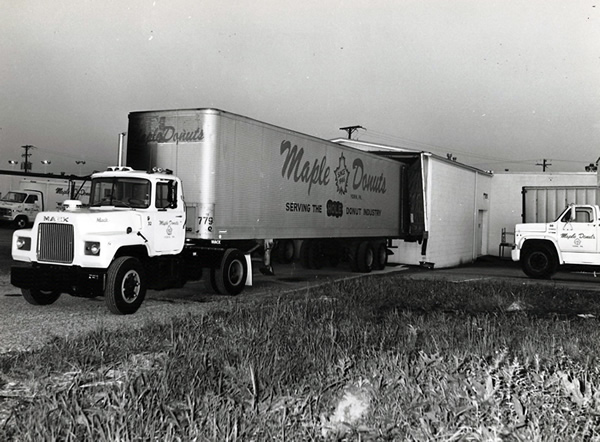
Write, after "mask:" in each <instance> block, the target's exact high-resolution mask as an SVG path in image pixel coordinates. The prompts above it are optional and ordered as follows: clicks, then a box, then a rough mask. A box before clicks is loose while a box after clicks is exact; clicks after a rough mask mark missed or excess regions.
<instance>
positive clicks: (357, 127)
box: [340, 126, 364, 140]
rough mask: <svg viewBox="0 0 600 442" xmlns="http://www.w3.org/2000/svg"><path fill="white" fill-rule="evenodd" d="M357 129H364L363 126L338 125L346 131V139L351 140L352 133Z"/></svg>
mask: <svg viewBox="0 0 600 442" xmlns="http://www.w3.org/2000/svg"><path fill="white" fill-rule="evenodd" d="M358 129H364V127H362V126H347V127H340V130H345V131H346V132H348V139H349V140H351V139H352V134H353V133H354V132H356V131H357V130H358Z"/></svg>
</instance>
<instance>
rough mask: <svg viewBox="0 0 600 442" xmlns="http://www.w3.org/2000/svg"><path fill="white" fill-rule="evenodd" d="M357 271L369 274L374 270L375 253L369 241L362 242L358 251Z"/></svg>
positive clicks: (356, 257)
mask: <svg viewBox="0 0 600 442" xmlns="http://www.w3.org/2000/svg"><path fill="white" fill-rule="evenodd" d="M355 259H356V265H355V267H356V270H357V271H359V272H361V273H369V272H370V271H371V270H373V265H374V263H375V252H374V251H373V245H372V244H371V243H370V242H369V241H363V242H361V243H360V244H359V245H358V247H357V249H356V256H355Z"/></svg>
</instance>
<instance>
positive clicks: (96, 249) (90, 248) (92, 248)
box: [85, 241, 100, 255]
mask: <svg viewBox="0 0 600 442" xmlns="http://www.w3.org/2000/svg"><path fill="white" fill-rule="evenodd" d="M85 254H86V255H99V254H100V243H99V242H97V241H86V242H85Z"/></svg>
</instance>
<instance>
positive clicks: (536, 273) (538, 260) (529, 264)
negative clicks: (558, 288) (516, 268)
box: [521, 246, 558, 279]
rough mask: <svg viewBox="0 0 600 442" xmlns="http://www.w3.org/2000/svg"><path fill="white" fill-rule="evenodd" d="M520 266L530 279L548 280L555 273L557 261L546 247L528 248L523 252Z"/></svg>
mask: <svg viewBox="0 0 600 442" xmlns="http://www.w3.org/2000/svg"><path fill="white" fill-rule="evenodd" d="M521 266H522V268H523V272H524V273H525V274H526V275H527V276H529V277H530V278H536V279H548V278H550V277H551V276H552V275H553V274H554V273H556V269H557V267H558V259H557V257H556V254H555V253H554V251H552V250H550V248H548V247H546V246H534V247H528V248H526V249H525V250H524V251H523V256H522V258H521Z"/></svg>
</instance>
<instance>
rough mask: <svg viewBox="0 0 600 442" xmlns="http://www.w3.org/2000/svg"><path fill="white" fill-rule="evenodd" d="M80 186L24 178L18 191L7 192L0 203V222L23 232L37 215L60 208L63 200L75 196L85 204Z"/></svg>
mask: <svg viewBox="0 0 600 442" xmlns="http://www.w3.org/2000/svg"><path fill="white" fill-rule="evenodd" d="M82 184H83V182H82V183H77V182H76V181H74V180H70V179H62V178H48V179H43V178H42V179H37V178H36V179H31V178H23V179H22V180H21V181H20V182H19V187H18V189H16V190H11V191H9V192H7V193H6V194H5V195H4V196H3V197H2V199H0V221H3V222H5V223H11V224H13V225H15V226H16V227H17V228H24V227H26V226H27V225H29V224H31V223H32V222H33V220H34V219H35V217H36V215H37V214H38V213H40V212H42V211H45V210H56V209H58V208H60V205H61V204H62V202H63V201H64V200H66V199H71V198H73V197H75V196H77V197H78V198H80V199H81V200H82V201H84V202H87V201H86V200H87V195H86V189H85V188H84V187H82ZM88 190H89V189H88Z"/></svg>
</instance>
